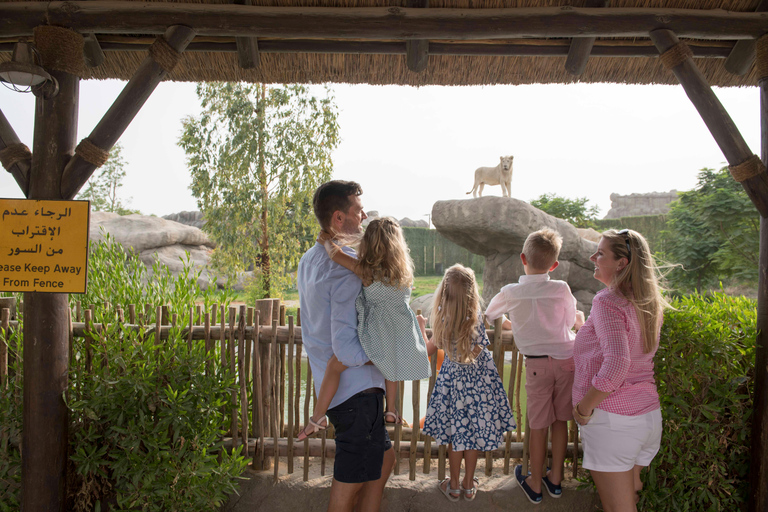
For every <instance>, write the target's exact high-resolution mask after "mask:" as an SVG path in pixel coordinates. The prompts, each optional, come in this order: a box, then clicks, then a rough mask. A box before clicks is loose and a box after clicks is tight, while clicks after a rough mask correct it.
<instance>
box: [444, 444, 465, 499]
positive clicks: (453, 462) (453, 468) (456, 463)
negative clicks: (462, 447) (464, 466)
mask: <svg viewBox="0 0 768 512" xmlns="http://www.w3.org/2000/svg"><path fill="white" fill-rule="evenodd" d="M463 458H464V451H460V452H457V451H455V450H454V449H453V446H451V445H448V466H449V467H448V472H449V473H450V475H451V489H461V487H459V477H461V459H463Z"/></svg>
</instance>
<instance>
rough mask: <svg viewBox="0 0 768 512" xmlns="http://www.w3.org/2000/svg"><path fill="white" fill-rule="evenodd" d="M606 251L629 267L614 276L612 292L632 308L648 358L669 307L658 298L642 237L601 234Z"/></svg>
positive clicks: (655, 275)
mask: <svg viewBox="0 0 768 512" xmlns="http://www.w3.org/2000/svg"><path fill="white" fill-rule="evenodd" d="M602 236H603V239H605V240H607V241H608V247H609V250H610V251H611V252H612V253H613V255H614V256H615V257H616V258H617V259H618V258H627V260H628V261H629V263H627V265H626V266H625V267H624V268H622V269H621V270H620V271H618V272H617V273H616V275H615V276H614V278H613V282H612V283H611V288H613V289H616V290H618V291H619V292H621V294H622V295H624V297H626V299H627V300H629V301H630V302H631V303H632V304H633V305H634V306H635V311H636V312H637V318H638V320H639V321H640V332H641V333H642V336H643V350H644V352H645V353H646V354H647V353H649V352H650V351H651V350H653V349H654V348H655V347H656V343H657V340H658V334H659V329H660V328H661V321H662V319H663V315H664V309H666V308H667V307H669V304H667V301H665V300H664V297H662V295H661V286H660V284H659V275H658V267H657V266H656V261H655V260H654V258H653V254H651V250H650V248H649V247H648V242H646V241H645V238H643V235H641V234H640V233H638V232H637V231H633V230H631V229H625V230H622V231H616V230H615V229H609V230H608V231H606V232H604V233H603V235H602Z"/></svg>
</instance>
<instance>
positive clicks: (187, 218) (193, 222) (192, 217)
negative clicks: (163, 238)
mask: <svg viewBox="0 0 768 512" xmlns="http://www.w3.org/2000/svg"><path fill="white" fill-rule="evenodd" d="M163 218H164V219H165V220H172V221H174V222H178V223H179V224H184V225H187V226H194V227H196V228H200V229H203V226H205V219H203V212H200V211H194V212H179V213H172V214H170V215H164V216H163Z"/></svg>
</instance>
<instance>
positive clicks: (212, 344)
mask: <svg viewBox="0 0 768 512" xmlns="http://www.w3.org/2000/svg"><path fill="white" fill-rule="evenodd" d="M107 306H109V305H107ZM110 307H114V306H110ZM114 310H115V311H116V312H117V319H118V322H119V323H120V325H119V328H120V330H121V331H122V332H126V331H130V330H135V331H143V333H144V336H151V337H154V339H155V344H156V345H157V346H158V350H162V345H163V340H164V339H168V337H169V333H170V332H171V330H172V329H173V330H174V331H175V332H179V331H180V333H181V336H182V337H183V338H185V339H186V340H187V343H188V344H189V345H190V346H191V345H192V344H194V343H203V344H204V347H205V350H206V353H207V355H208V360H207V361H206V365H205V371H206V374H208V373H211V370H212V367H213V365H214V364H218V365H221V367H222V368H225V369H226V368H228V369H229V372H231V374H232V375H235V376H236V382H237V383H238V389H237V390H235V391H233V392H232V394H231V397H230V401H229V404H228V406H227V407H228V410H227V415H226V416H227V425H226V426H223V430H226V431H227V434H226V436H225V438H224V446H225V448H227V449H231V448H234V447H237V446H239V445H243V448H244V450H243V452H244V454H245V455H246V456H247V457H250V458H251V459H252V467H253V468H254V469H259V470H268V469H272V470H273V471H274V475H275V478H277V477H278V474H279V471H280V467H279V466H280V457H283V458H285V459H286V460H287V472H288V473H293V472H294V459H296V458H303V468H304V480H308V478H309V467H310V464H311V463H319V464H320V473H321V474H322V475H324V474H325V470H326V466H327V461H328V460H329V459H332V458H333V457H334V454H335V443H334V441H333V427H332V426H331V427H329V428H328V429H327V430H324V431H322V432H320V433H319V434H318V435H317V436H316V437H314V438H310V439H305V440H304V441H296V439H295V438H296V436H297V435H298V433H299V432H300V430H301V428H303V425H306V424H307V422H308V419H309V416H310V414H311V412H312V410H311V409H312V407H314V402H315V398H314V391H313V382H312V371H311V369H310V367H309V365H306V369H305V371H304V372H302V356H303V354H302V347H303V346H302V340H301V327H300V325H301V322H300V314H297V317H296V318H294V317H293V316H287V317H286V314H285V306H284V305H282V304H280V300H279V299H264V300H260V301H257V304H256V306H255V307H246V306H245V305H241V306H237V307H234V306H231V307H229V308H225V307H224V306H219V305H213V306H212V307H211V309H210V311H202V308H201V306H195V307H192V308H190V311H189V318H190V319H191V320H190V322H189V324H188V325H184V326H180V325H177V324H176V315H169V312H168V308H167V307H158V308H155V309H154V311H153V308H152V307H151V306H149V305H145V306H144V307H143V308H140V307H137V306H135V305H133V304H130V305H128V306H127V307H126V308H125V309H123V308H121V307H114ZM93 312H94V308H93V306H91V307H89V308H85V309H83V308H82V307H81V305H80V304H79V303H78V304H77V306H76V307H75V308H74V311H72V322H71V336H70V340H73V339H74V338H82V339H83V340H84V342H85V343H84V345H85V347H86V348H85V351H86V354H85V361H84V365H85V369H86V371H87V370H88V369H89V368H90V367H91V365H92V364H94V363H93V354H92V349H91V346H92V344H93V343H94V340H95V338H97V337H98V336H99V333H100V332H102V331H103V330H105V329H106V328H107V327H108V326H104V325H102V324H100V323H95V322H93ZM298 313H300V312H298ZM495 327H496V328H495V329H489V330H488V336H489V338H490V339H491V346H490V347H489V350H491V351H492V353H493V358H494V361H495V362H496V367H497V368H498V369H499V373H500V375H501V378H502V381H503V382H504V388H505V390H506V392H507V396H508V398H509V402H510V404H511V405H512V408H513V412H514V414H515V419H516V421H517V429H516V430H515V431H510V432H507V433H506V435H505V443H504V445H503V446H501V447H499V448H497V449H496V450H492V451H488V452H485V474H486V475H487V476H490V475H491V474H492V472H493V466H494V464H493V463H494V461H503V466H502V468H503V469H502V471H503V472H504V474H509V471H510V460H511V459H522V463H523V465H524V468H523V470H524V472H527V470H528V437H527V436H526V435H525V432H526V431H527V418H525V416H524V411H523V410H522V408H521V406H520V403H521V401H520V394H521V387H522V386H521V382H522V373H523V356H522V354H520V353H519V352H518V350H517V348H516V347H515V344H514V340H513V338H512V334H511V332H509V331H502V330H501V328H500V327H501V324H500V321H497V322H496V325H495ZM16 328H18V322H17V321H15V320H11V313H10V310H9V309H2V310H0V383H4V381H5V379H6V378H7V376H8V341H7V340H8V339H9V336H8V334H7V333H8V330H9V329H16ZM428 332H429V331H428ZM71 360H72V359H71ZM436 360H437V358H432V361H431V363H432V377H430V379H429V387H428V393H427V396H426V397H422V396H421V392H420V382H419V381H414V382H413V383H412V387H411V389H412V394H411V404H410V405H411V406H412V407H413V418H414V421H413V425H412V426H410V427H408V426H404V425H394V426H391V427H388V428H389V433H390V438H391V439H392V442H393V445H394V450H395V457H396V464H395V469H394V471H395V474H399V473H400V465H401V464H400V463H401V461H403V460H408V461H409V478H410V479H411V480H414V479H415V478H416V473H417V471H418V469H417V468H418V467H419V466H420V465H421V466H422V472H423V473H424V474H429V473H430V472H431V471H432V460H433V459H435V458H436V459H437V461H438V463H437V472H438V478H439V479H443V478H445V472H446V446H439V447H438V446H436V445H435V443H434V440H433V439H432V438H431V437H430V436H427V435H425V434H424V433H422V432H421V429H420V426H419V418H420V409H421V404H422V400H425V401H426V400H428V399H429V396H431V394H432V390H433V388H434V385H435V377H436V375H437V369H436ZM505 361H506V362H508V363H509V365H508V366H509V369H508V370H507V365H505ZM78 364H79V363H78ZM398 389H399V392H398V400H397V402H398V403H397V409H398V410H399V411H403V410H404V409H403V408H404V407H406V406H407V404H405V402H404V386H402V383H401V384H400V385H399V387H398ZM310 397H311V398H310ZM302 399H303V403H302ZM310 402H312V403H311V404H310ZM579 455H580V450H579V442H578V431H577V429H576V424H575V423H574V422H570V423H569V443H568V457H569V458H571V459H572V461H573V474H574V476H575V475H576V471H577V469H578V456H579Z"/></svg>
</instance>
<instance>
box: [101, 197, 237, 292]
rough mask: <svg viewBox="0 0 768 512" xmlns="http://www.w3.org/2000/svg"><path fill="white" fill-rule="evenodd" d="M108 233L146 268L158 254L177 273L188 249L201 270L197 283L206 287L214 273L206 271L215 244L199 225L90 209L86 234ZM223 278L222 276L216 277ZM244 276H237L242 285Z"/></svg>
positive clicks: (193, 261)
mask: <svg viewBox="0 0 768 512" xmlns="http://www.w3.org/2000/svg"><path fill="white" fill-rule="evenodd" d="M105 233H108V234H109V235H110V236H111V237H112V238H114V239H115V241H117V242H118V243H119V244H120V245H122V246H123V247H124V248H125V249H126V250H132V251H134V252H135V253H136V254H138V257H139V259H140V260H141V261H142V263H144V265H145V266H146V267H147V269H149V270H151V269H152V265H153V263H154V261H155V258H157V259H158V260H159V261H160V262H161V263H162V264H164V265H165V266H166V267H168V269H169V270H170V271H171V273H172V274H174V275H176V274H178V273H179V272H181V270H182V269H183V268H184V265H183V262H182V258H184V259H186V257H185V253H189V256H190V261H191V263H192V265H193V266H194V267H195V269H197V270H201V271H202V272H201V275H200V278H199V279H198V284H199V285H200V286H201V287H203V288H206V287H207V286H208V285H209V284H210V283H211V281H212V280H213V278H214V277H215V275H214V274H213V273H212V272H210V271H209V263H210V256H211V252H212V251H213V248H214V247H215V244H214V243H213V242H211V241H210V240H209V239H208V236H207V235H206V234H205V233H204V232H203V231H201V230H200V229H198V228H196V227H193V226H187V225H184V224H180V223H178V222H174V221H172V220H166V219H164V218H160V217H151V216H147V215H138V214H133V215H124V216H120V215H118V214H116V213H108V212H91V225H90V228H89V238H90V240H93V241H98V240H101V239H103V238H104V235H105ZM218 281H219V282H222V279H219V280H218ZM242 282H243V279H239V280H238V284H237V285H236V286H235V288H237V286H240V288H242Z"/></svg>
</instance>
